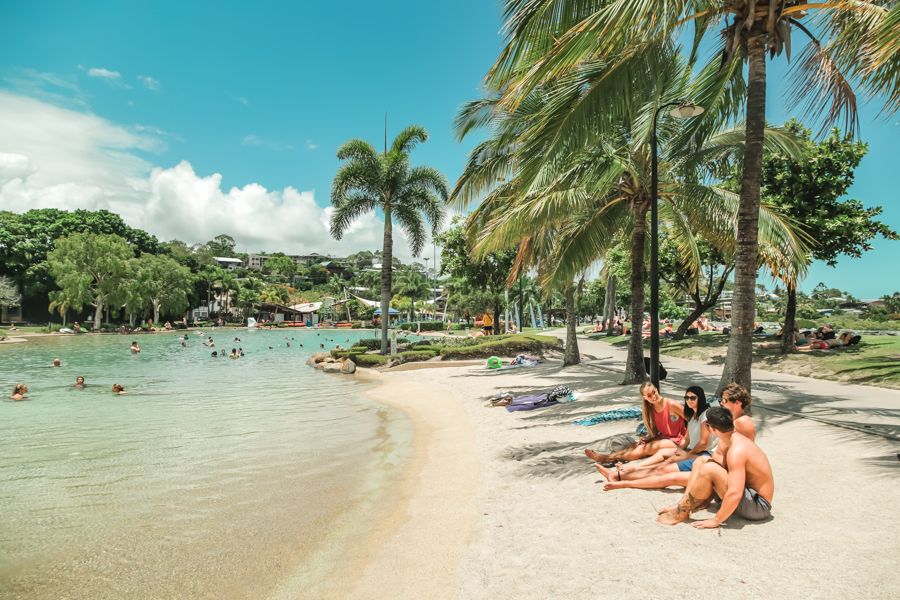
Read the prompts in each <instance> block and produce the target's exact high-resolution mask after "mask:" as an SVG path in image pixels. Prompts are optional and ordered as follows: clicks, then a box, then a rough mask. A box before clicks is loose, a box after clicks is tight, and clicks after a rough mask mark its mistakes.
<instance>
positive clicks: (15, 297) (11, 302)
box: [0, 277, 22, 308]
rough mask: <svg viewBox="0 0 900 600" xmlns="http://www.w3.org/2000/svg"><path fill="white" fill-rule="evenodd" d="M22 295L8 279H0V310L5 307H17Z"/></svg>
mask: <svg viewBox="0 0 900 600" xmlns="http://www.w3.org/2000/svg"><path fill="white" fill-rule="evenodd" d="M21 301H22V294H20V293H19V290H18V289H17V288H16V284H15V283H13V280H12V279H10V278H9V277H0V308H3V307H6V306H19V303H20V302H21Z"/></svg>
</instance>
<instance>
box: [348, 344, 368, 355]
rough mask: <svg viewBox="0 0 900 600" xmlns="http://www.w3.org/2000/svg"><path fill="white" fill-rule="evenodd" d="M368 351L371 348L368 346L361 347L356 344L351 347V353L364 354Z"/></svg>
mask: <svg viewBox="0 0 900 600" xmlns="http://www.w3.org/2000/svg"><path fill="white" fill-rule="evenodd" d="M368 350H369V348H367V347H366V346H361V345H359V344H354V345H353V346H351V347H350V352H356V353H360V354H361V353H363V352H367V351H368Z"/></svg>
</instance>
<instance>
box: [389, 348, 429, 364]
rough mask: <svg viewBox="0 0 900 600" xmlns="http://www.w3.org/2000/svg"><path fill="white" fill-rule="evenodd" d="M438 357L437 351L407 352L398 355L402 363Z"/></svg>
mask: <svg viewBox="0 0 900 600" xmlns="http://www.w3.org/2000/svg"><path fill="white" fill-rule="evenodd" d="M437 355H438V353H437V351H436V350H407V351H406V352H401V353H400V354H398V356H399V358H400V362H401V363H408V362H419V361H423V360H429V359H432V358H434V357H435V356H437Z"/></svg>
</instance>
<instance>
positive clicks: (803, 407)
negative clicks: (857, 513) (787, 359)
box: [549, 329, 900, 458]
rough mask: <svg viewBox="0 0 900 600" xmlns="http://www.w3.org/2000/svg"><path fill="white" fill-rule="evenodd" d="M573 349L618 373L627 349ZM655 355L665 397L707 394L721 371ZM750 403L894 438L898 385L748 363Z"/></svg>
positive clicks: (899, 408)
mask: <svg viewBox="0 0 900 600" xmlns="http://www.w3.org/2000/svg"><path fill="white" fill-rule="evenodd" d="M549 334H550V335H555V336H557V337H560V338H562V339H563V340H565V337H566V332H565V330H564V329H560V330H553V331H551V332H549ZM578 348H579V350H580V351H581V353H582V355H585V354H586V355H590V356H592V357H595V358H590V359H588V360H589V361H590V362H591V363H592V364H596V365H598V366H601V367H602V368H604V369H608V370H611V371H618V372H622V373H624V365H625V359H626V356H627V354H628V351H627V348H621V347H618V346H613V345H612V344H608V343H606V342H602V341H597V340H590V339H587V338H585V337H582V336H580V335H579V336H578ZM647 351H648V348H647V347H646V346H645V352H647ZM660 360H661V362H662V363H663V366H664V367H665V368H666V370H667V371H668V377H667V379H666V380H665V381H663V382H661V387H662V388H663V393H666V394H667V395H670V396H671V395H672V394H676V393H680V392H682V391H683V390H684V388H686V387H687V386H689V385H700V386H702V387H703V389H705V390H706V391H707V393H708V394H712V392H713V391H714V390H715V389H716V387H717V386H718V384H719V379H720V377H721V375H722V366H721V365H714V364H707V363H704V362H700V361H695V360H688V359H684V358H674V357H670V356H665V355H662V356H661V357H660ZM753 407H754V408H756V409H763V410H761V411H760V412H758V413H757V416H758V417H759V418H760V419H761V420H762V421H763V424H764V422H765V419H766V418H770V417H775V416H776V415H777V416H779V417H787V418H788V419H800V418H803V419H810V420H813V421H818V422H820V423H824V424H827V425H830V426H834V427H842V428H844V429H849V430H855V431H858V432H860V433H865V434H868V435H876V436H880V437H883V438H885V439H887V440H890V441H892V442H900V390H891V389H887V388H878V387H873V386H864V385H856V384H847V383H840V382H837V381H829V380H825V379H814V378H810V377H798V376H796V375H787V374H784V373H775V372H772V371H765V370H763V369H758V368H755V367H754V369H753ZM897 450H898V451H900V447H898V448H897ZM898 458H900V454H898Z"/></svg>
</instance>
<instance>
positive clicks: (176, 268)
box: [136, 254, 191, 323]
mask: <svg viewBox="0 0 900 600" xmlns="http://www.w3.org/2000/svg"><path fill="white" fill-rule="evenodd" d="M136 261H137V265H136V266H137V270H138V273H139V280H140V281H141V283H142V287H143V288H144V290H146V297H147V300H148V301H149V303H150V307H151V308H152V310H153V322H154V323H158V322H159V316H160V312H161V311H165V312H166V314H177V313H179V312H180V311H182V310H184V309H186V308H187V307H188V293H189V292H190V289H191V273H190V271H188V269H187V268H185V267H182V266H181V265H179V264H178V263H177V262H175V260H174V259H172V258H170V257H168V256H156V255H153V254H143V255H141V257H140V258H138V259H136Z"/></svg>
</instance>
